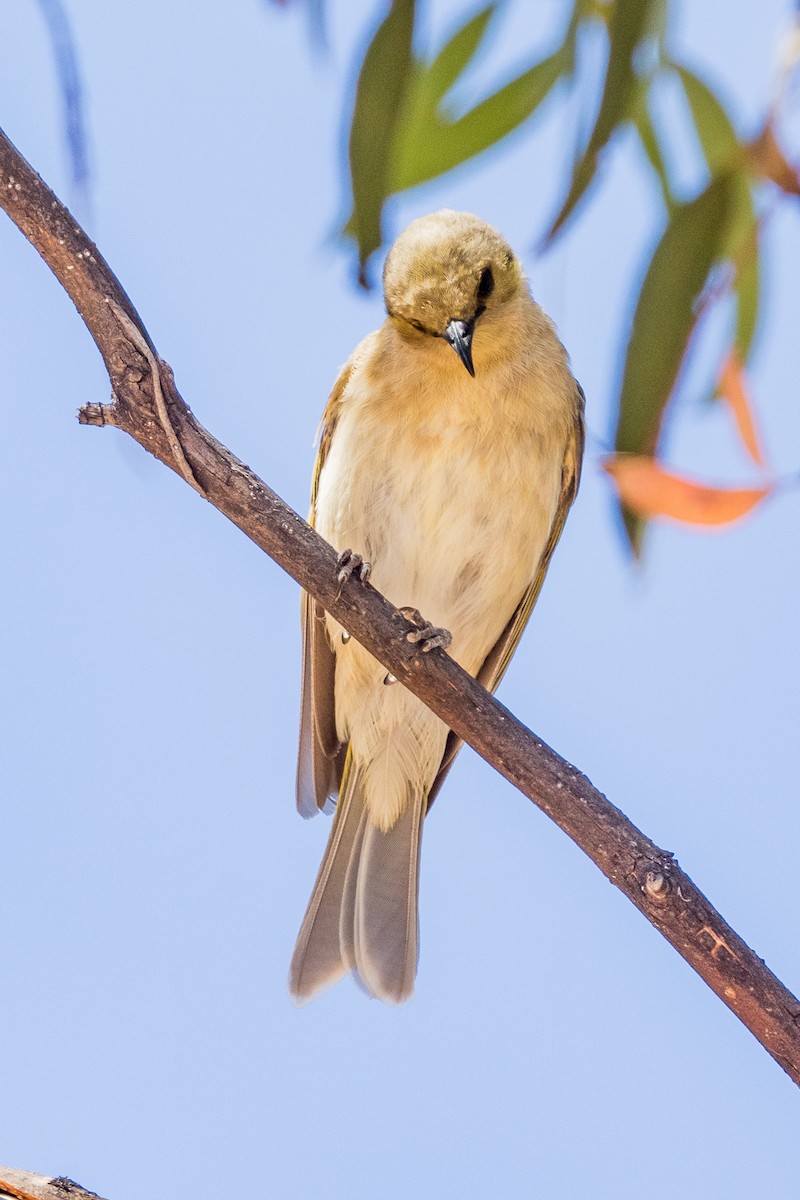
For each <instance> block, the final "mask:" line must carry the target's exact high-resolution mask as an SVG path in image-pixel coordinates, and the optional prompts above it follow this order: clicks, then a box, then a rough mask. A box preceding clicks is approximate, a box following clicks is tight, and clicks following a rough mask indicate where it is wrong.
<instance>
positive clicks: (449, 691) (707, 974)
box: [0, 134, 800, 1084]
mask: <svg viewBox="0 0 800 1200" xmlns="http://www.w3.org/2000/svg"><path fill="white" fill-rule="evenodd" d="M0 204H2V206H3V207H4V208H5V209H6V211H7V212H8V214H9V216H10V217H11V219H12V220H13V221H14V222H15V224H16V225H18V226H19V228H20V229H21V230H22V232H23V233H24V234H25V236H26V237H27V238H28V240H29V241H30V242H31V243H32V244H33V245H34V246H35V247H36V249H37V250H38V251H39V253H40V254H41V255H42V257H43V258H44V260H45V262H46V263H47V264H48V266H49V267H50V269H51V270H52V271H53V273H54V274H55V275H56V277H57V278H58V280H59V281H60V283H61V284H62V285H63V287H64V288H65V289H66V291H67V292H68V293H69V295H70V296H71V297H72V299H73V301H74V302H75V305H76V307H77V308H78V311H79V313H80V314H81V316H82V318H83V320H84V321H85V323H86V325H87V326H88V328H89V331H90V332H91V334H92V337H93V338H94V340H95V342H96V343H97V346H98V349H99V350H100V353H101V354H102V356H103V360H104V362H105V364H106V367H107V369H108V373H109V376H110V378H111V384H112V388H113V393H114V400H113V403H111V404H109V405H99V404H90V405H86V406H85V407H84V408H83V409H82V410H81V412H80V414H79V419H80V420H81V421H82V422H83V423H84V424H90V425H114V426H116V427H117V428H119V429H122V430H124V431H125V432H126V433H128V434H130V435H131V437H133V438H135V439H136V441H138V442H139V443H140V444H141V445H142V446H144V447H145V449H147V450H149V451H150V452H151V453H152V454H154V455H155V456H156V457H157V458H159V459H160V460H161V461H162V462H163V463H165V464H166V465H167V466H169V467H171V468H172V470H173V471H176V472H177V473H178V474H179V475H181V476H182V477H184V478H186V479H187V480H188V481H189V482H190V483H191V484H192V486H194V487H195V488H196V489H197V490H198V491H199V492H200V493H201V494H202V495H203V496H204V497H205V498H206V499H207V500H208V501H209V503H211V504H213V505H214V506H215V507H216V508H218V509H219V510H220V512H222V513H224V514H225V515H226V516H227V517H228V518H229V519H230V520H231V521H233V523H234V524H235V525H237V526H238V527H239V528H240V529H241V530H242V531H243V532H244V533H246V534H247V536H248V537H249V538H251V539H252V541H254V542H255V543H256V545H258V546H260V547H261V549H262V550H264V551H266V553H267V554H269V555H270V556H271V557H272V558H274V559H275V561H276V562H277V563H279V564H280V566H282V567H283V569H284V570H285V571H287V572H288V573H289V574H290V575H291V576H292V577H293V578H294V579H296V580H297V582H298V583H299V584H301V586H302V587H304V588H306V589H307V590H308V591H309V592H311V593H312V594H313V595H314V596H315V597H316V598H317V599H318V600H319V601H320V603H321V604H322V605H323V606H324V607H325V608H326V609H327V610H328V611H329V612H331V613H332V614H333V615H334V616H335V617H336V618H337V620H338V621H340V622H341V624H342V625H343V627H344V628H345V629H347V630H348V631H349V632H350V633H351V634H352V635H353V636H354V637H356V638H357V639H358V640H359V641H360V642H361V643H362V644H363V645H364V646H366V648H367V649H368V650H369V651H370V652H371V653H372V654H374V655H375V657H376V658H378V659H379V660H380V661H381V662H382V663H383V664H384V665H385V666H386V668H387V669H388V670H389V671H391V673H392V674H393V675H395V676H396V677H397V679H398V680H400V682H401V683H403V684H405V685H406V686H407V687H408V688H409V689H410V690H411V691H412V692H414V693H415V694H416V695H417V696H419V697H420V698H421V699H422V700H424V702H425V703H426V704H427V705H428V706H429V707H430V708H431V709H432V710H433V711H434V712H435V713H436V714H437V715H438V716H439V717H441V718H442V720H443V721H445V722H446V723H447V725H448V726H449V727H450V728H451V729H453V730H454V731H455V732H456V733H457V734H458V735H459V736H460V737H461V738H463V739H464V741H465V742H468V743H469V745H471V746H472V747H473V748H474V749H475V750H477V751H478V753H479V754H481V755H482V756H483V757H484V758H485V759H486V760H487V761H488V762H490V763H491V764H492V765H493V766H494V767H495V768H496V769H497V770H498V771H499V772H500V773H501V774H502V775H504V776H505V777H506V779H508V780H509V781H510V782H511V783H513V784H514V785H515V786H516V787H518V788H519V789H520V791H522V792H523V793H524V794H525V795H526V796H528V797H529V798H530V799H531V800H533V801H534V803H535V804H537V805H538V806H539V808H541V809H542V811H543V812H545V813H547V815H548V816H549V817H550V818H551V819H552V820H553V821H555V822H556V824H557V825H558V826H559V827H560V828H561V829H563V830H564V832H565V833H566V834H568V835H569V837H571V838H572V840H573V841H574V842H576V843H577V845H578V846H580V847H581V849H582V850H583V851H584V852H585V853H586V854H588V855H589V857H590V858H591V859H592V861H593V862H594V863H595V864H596V865H597V866H598V867H599V868H600V870H601V871H602V872H603V874H604V875H605V876H606V878H607V879H609V880H610V881H611V882H612V883H613V884H615V886H616V887H618V888H619V889H620V890H621V891H622V892H624V893H625V895H626V896H627V897H628V899H629V900H630V901H631V902H632V903H633V904H634V905H635V906H636V907H637V908H638V909H639V911H640V912H641V913H643V914H644V915H645V916H646V917H647V919H648V920H649V921H650V922H651V924H653V925H654V926H655V927H656V929H658V930H659V932H660V933H661V934H663V936H664V937H665V938H666V939H667V941H669V942H670V943H671V944H672V945H673V946H674V947H675V949H676V950H677V951H678V953H679V954H680V955H682V957H683V958H685V959H686V961H687V962H688V963H689V964H690V965H691V966H692V967H693V968H694V969H695V971H697V972H698V974H699V975H700V976H701V977H702V978H703V979H704V980H705V981H706V983H707V984H708V985H709V987H710V988H711V989H712V990H713V991H714V992H715V993H716V994H717V995H718V996H719V997H720V999H721V1000H722V1001H723V1002H724V1003H725V1004H726V1005H727V1006H728V1008H730V1009H731V1010H732V1011H733V1012H734V1013H735V1014H736V1015H737V1016H738V1017H739V1019H740V1020H741V1021H742V1022H743V1023H744V1024H745V1025H746V1026H747V1028H748V1029H749V1030H750V1031H751V1033H752V1034H753V1035H754V1037H756V1038H757V1039H758V1041H759V1042H760V1043H761V1044H762V1045H763V1046H764V1048H765V1049H766V1050H767V1051H768V1052H769V1054H771V1055H772V1057H773V1058H774V1059H775V1061H776V1062H777V1063H779V1064H780V1066H781V1067H783V1069H784V1070H785V1071H786V1072H787V1074H788V1075H790V1076H791V1078H792V1079H793V1080H794V1081H795V1083H798V1084H800V1003H799V1002H798V1001H797V1000H796V999H795V997H794V996H793V995H792V994H791V992H789V991H788V990H787V989H786V988H785V987H784V986H783V984H782V983H781V982H780V981H779V980H778V979H777V978H776V977H775V976H774V975H773V974H772V972H771V971H770V970H769V969H768V968H767V967H766V966H765V964H764V963H763V962H762V961H761V959H759V958H758V957H757V956H756V955H755V954H754V953H753V951H752V950H750V948H749V947H748V946H747V945H746V944H745V943H744V942H743V941H742V939H741V938H740V937H739V936H738V934H736V933H735V931H734V930H733V929H731V927H730V926H729V925H727V924H726V922H725V921H724V920H723V919H722V917H721V916H720V915H719V913H718V912H716V911H715V909H714V908H713V907H712V906H711V904H709V902H708V900H706V898H705V896H703V894H702V893H701V892H700V891H699V890H698V889H697V888H696V887H695V885H694V884H693V883H692V881H691V880H690V879H689V877H688V876H687V875H686V874H685V872H683V871H682V870H681V869H680V867H679V866H678V863H677V861H676V860H675V859H674V857H673V856H672V855H671V854H669V853H667V852H666V851H664V850H660V849H659V848H658V847H657V846H655V845H654V844H653V843H652V842H651V841H649V839H648V838H646V837H645V836H644V834H642V833H640V832H639V830H638V829H636V827H635V826H634V825H632V824H631V822H630V821H628V819H627V818H626V817H625V816H624V815H623V814H622V813H621V812H620V811H619V810H618V809H617V808H615V807H614V805H613V804H611V803H609V801H608V800H607V799H606V798H605V797H604V796H603V795H602V794H601V793H600V792H598V791H597V790H596V789H595V788H594V787H593V786H592V784H591V783H590V782H589V780H588V779H586V777H585V776H584V775H582V774H580V772H578V771H577V770H575V768H574V767H572V766H570V764H569V763H568V762H566V761H565V760H564V759H563V758H560V757H559V755H558V754H556V753H555V752H554V751H553V750H551V749H550V748H549V747H548V746H546V745H545V744H544V743H543V742H541V741H539V740H538V739H537V738H536V736H535V735H534V734H532V733H531V732H530V731H529V730H528V729H526V728H525V726H524V725H522V724H521V723H520V722H519V721H518V720H517V719H516V718H515V717H514V716H513V715H512V714H511V713H510V712H509V711H508V709H506V708H504V707H503V705H502V704H500V703H499V702H498V701H497V700H496V699H495V698H494V697H493V696H491V695H490V694H489V693H488V692H487V691H486V690H485V689H484V688H483V687H481V685H480V684H479V683H477V681H476V680H475V679H473V678H472V677H471V676H470V675H468V674H467V673H466V672H465V671H463V670H462V669H461V668H460V667H459V666H458V665H457V664H456V663H455V662H454V661H453V660H452V659H450V658H448V656H447V655H446V654H445V653H443V652H442V651H434V652H432V653H431V654H427V655H424V654H418V653H417V652H416V650H415V647H414V646H413V645H411V644H410V643H408V642H407V641H406V639H405V636H404V635H405V633H406V632H408V631H409V629H410V628H411V626H410V625H409V624H408V622H407V621H406V620H405V618H403V617H402V616H401V615H400V614H399V613H398V612H397V610H396V609H395V608H394V607H393V606H392V605H391V604H389V602H388V601H387V600H386V599H384V597H383V596H381V595H380V594H379V593H378V592H376V591H375V590H374V588H372V587H371V586H369V585H366V586H362V585H361V584H359V583H357V582H355V581H350V582H348V583H347V584H345V585H344V587H341V588H340V586H339V584H338V582H337V578H336V569H335V567H336V555H335V553H334V551H333V550H332V548H331V547H330V546H329V545H328V544H327V543H326V542H324V541H323V540H322V539H321V538H320V537H319V536H318V535H317V534H316V533H314V531H313V530H312V529H310V528H309V526H308V525H307V524H306V523H305V521H303V520H301V518H300V517H298V516H297V514H296V513H295V512H293V511H292V509H290V508H289V507H288V506H287V505H286V504H284V503H283V501H282V500H281V499H280V498H279V497H278V496H277V495H276V494H275V493H274V492H273V491H271V490H270V488H268V487H267V485H266V484H265V483H263V482H262V480H260V479H259V478H258V477H257V476H256V475H255V474H254V473H253V472H252V471H251V470H250V469H249V468H248V467H246V466H245V465H244V464H243V463H242V462H240V461H239V460H238V459H237V458H235V457H234V456H233V455H232V454H231V453H230V451H229V450H227V449H226V448H225V447H224V446H222V445H220V443H219V442H217V441H216V440H215V439H214V438H213V437H212V436H211V434H210V433H208V432H207V431H206V430H205V429H203V427H202V426H201V425H200V424H199V422H197V421H196V420H195V418H194V416H193V414H192V412H191V411H190V409H189V408H188V407H187V405H186V404H185V403H184V401H183V400H182V399H181V397H180V395H179V394H178V392H177V389H176V388H175V384H174V381H173V378H172V372H171V370H170V368H169V367H168V366H167V364H166V363H164V362H163V361H161V360H160V359H158V358H157V356H156V353H155V349H154V347H153V345H152V342H151V341H150V338H149V337H148V335H147V332H146V330H145V329H144V326H143V325H142V323H141V321H140V319H139V317H138V315H137V313H136V310H135V309H134V308H133V306H132V304H131V302H130V300H129V299H128V298H127V296H126V295H125V293H124V292H123V290H122V288H121V287H120V285H119V283H118V281H117V280H116V278H115V277H114V275H113V274H112V272H111V270H110V269H109V267H108V266H107V264H106V263H105V262H104V261H103V259H102V257H101V255H100V253H99V252H98V250H97V248H96V247H95V246H94V245H93V243H92V242H91V241H90V240H89V239H88V237H87V236H86V234H85V233H84V232H83V230H82V229H81V228H80V227H79V226H78V225H77V223H76V222H75V221H74V219H73V218H72V217H71V216H70V214H69V212H67V210H66V209H65V208H64V207H63V206H62V205H61V204H60V203H59V201H58V200H57V199H56V198H55V196H54V195H53V194H52V192H51V191H50V190H49V189H48V188H47V187H46V185H45V184H44V183H43V182H42V180H41V179H40V178H39V177H38V175H36V173H35V172H34V171H33V170H32V169H31V168H30V167H29V166H28V164H27V163H26V162H25V160H24V159H23V158H22V157H21V156H20V154H19V153H18V151H16V150H15V148H14V147H13V146H12V145H11V143H10V142H9V141H8V140H7V139H6V138H5V137H4V136H3V135H2V134H0Z"/></svg>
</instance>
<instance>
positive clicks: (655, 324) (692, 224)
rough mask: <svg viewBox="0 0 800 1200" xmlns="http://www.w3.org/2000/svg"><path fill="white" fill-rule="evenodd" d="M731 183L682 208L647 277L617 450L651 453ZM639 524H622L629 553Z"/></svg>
mask: <svg viewBox="0 0 800 1200" xmlns="http://www.w3.org/2000/svg"><path fill="white" fill-rule="evenodd" d="M735 188H736V177H735V176H732V175H728V174H726V175H719V176H717V178H716V179H713V180H712V181H711V183H710V184H709V186H708V187H707V188H706V190H705V191H704V192H701V194H700V195H699V196H698V197H697V198H696V199H695V200H692V201H691V202H690V203H688V204H682V205H680V206H679V207H678V208H677V209H676V210H675V213H674V215H673V217H672V220H671V221H670V223H669V224H668V226H667V228H666V230H665V232H664V234H663V236H662V238H661V240H660V241H659V243H658V245H657V246H656V249H655V252H654V254H653V257H652V259H651V260H650V265H649V267H648V269H647V274H646V275H645V279H644V283H643V284H642V288H641V291H640V293H639V299H638V301H637V303H636V311H635V313H634V318H633V326H632V328H631V335H630V339H629V342H628V349H627V355H626V359H625V369H624V372H623V378H622V387H621V390H620V398H619V415H618V419H617V431H616V439H615V447H616V449H617V450H618V451H620V452H622V453H630V454H647V455H653V454H654V453H655V451H656V448H657V444H658V439H659V434H660V432H661V423H662V419H663V416H664V410H665V409H666V406H667V403H668V401H669V399H670V396H671V395H672V391H673V388H674V386H675V381H676V379H677V377H678V371H679V370H680V366H681V362H682V360H683V356H684V354H685V351H686V348H687V346H688V343H689V340H690V338H691V335H692V332H693V330H694V327H695V319H696V318H695V303H696V301H697V299H698V297H699V296H700V293H701V292H702V290H703V287H704V285H705V283H706V280H707V278H708V275H709V273H710V271H711V269H712V267H713V266H714V264H715V263H716V262H717V261H718V260H719V259H720V257H721V256H722V255H723V254H724V253H725V249H726V247H725V239H726V233H727V229H728V227H729V215H730V211H731V205H732V202H733V199H734V193H735ZM637 521H638V518H636V519H633V518H630V517H629V518H626V526H627V529H628V536H629V538H630V541H631V545H632V547H633V548H634V551H637V552H638V548H639V547H640V545H641V528H639V526H638V525H637V523H636V522H637Z"/></svg>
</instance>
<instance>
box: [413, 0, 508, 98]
mask: <svg viewBox="0 0 800 1200" xmlns="http://www.w3.org/2000/svg"><path fill="white" fill-rule="evenodd" d="M496 11H497V4H496V3H493V4H487V6H486V8H482V9H481V10H480V12H477V13H476V14H475V16H474V17H472V18H471V20H469V21H467V23H466V25H462V26H461V28H460V29H457V30H456V32H455V33H454V34H453V36H452V37H451V38H450V40H449V42H445V44H444V46H442V49H441V50H440V51H439V53H438V54H437V55H436V58H435V59H434V60H433V62H432V63H431V64H430V66H429V67H427V69H425V70H424V71H423V73H422V77H421V82H422V84H423V86H424V87H425V89H426V91H427V92H428V94H429V95H430V97H431V98H432V100H433V102H434V105H436V104H438V103H439V101H440V100H442V99H443V98H444V97H445V96H446V95H447V93H448V92H449V91H450V89H451V88H452V87H453V85H454V84H455V82H456V80H457V79H458V78H459V76H461V75H463V74H464V71H465V70H466V69H467V67H468V66H469V64H470V63H471V62H472V60H473V58H474V57H475V55H476V53H477V52H478V47H479V46H480V44H481V42H482V41H483V39H484V37H485V35H486V31H487V29H488V27H489V22H490V21H491V19H492V17H493V16H494V14H495V12H496Z"/></svg>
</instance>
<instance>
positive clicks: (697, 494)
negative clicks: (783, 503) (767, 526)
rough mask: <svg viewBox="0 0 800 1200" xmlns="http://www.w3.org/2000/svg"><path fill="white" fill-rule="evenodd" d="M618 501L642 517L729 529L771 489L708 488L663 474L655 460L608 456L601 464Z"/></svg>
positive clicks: (705, 485)
mask: <svg viewBox="0 0 800 1200" xmlns="http://www.w3.org/2000/svg"><path fill="white" fill-rule="evenodd" d="M601 465H602V467H603V470H604V471H606V472H607V473H608V474H609V475H610V476H611V478H612V479H613V480H614V483H615V485H616V488H617V491H618V492H619V495H620V499H621V500H622V501H623V502H624V503H625V504H626V505H627V506H628V508H630V509H632V510H633V511H634V512H635V513H637V514H639V515H640V516H643V517H671V518H672V520H673V521H683V522H685V523H687V524H689V525H729V524H730V523H731V522H732V521H738V520H740V519H741V518H742V517H745V516H746V515H747V514H748V513H749V512H750V511H751V509H753V508H755V506H756V505H757V504H758V503H760V501H762V500H764V499H765V498H766V497H767V496H768V495H769V494H770V492H771V491H772V488H771V487H757V488H723V487H710V486H709V485H708V484H705V483H699V482H697V481H696V480H693V479H685V478H683V477H681V476H680V475H673V474H672V472H671V471H666V470H665V469H664V468H663V467H662V466H660V464H659V463H657V462H656V460H655V459H654V458H647V457H645V456H644V455H638V454H610V455H608V457H607V458H605V459H603V461H602V463H601Z"/></svg>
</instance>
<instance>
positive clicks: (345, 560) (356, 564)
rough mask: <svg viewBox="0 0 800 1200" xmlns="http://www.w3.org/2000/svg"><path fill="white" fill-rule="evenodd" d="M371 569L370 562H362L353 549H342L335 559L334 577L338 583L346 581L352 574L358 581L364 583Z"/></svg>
mask: <svg viewBox="0 0 800 1200" xmlns="http://www.w3.org/2000/svg"><path fill="white" fill-rule="evenodd" d="M371 571H372V563H368V562H364V559H363V558H362V557H361V555H360V554H356V553H355V552H354V551H353V550H343V551H342V553H341V554H340V555H339V557H338V558H337V559H336V578H337V579H338V580H339V583H340V584H345V583H347V582H348V581H349V580H350V579H352V578H353V576H355V577H356V579H357V580H358V582H359V583H366V582H367V580H368V579H369V577H370V573H371Z"/></svg>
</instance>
